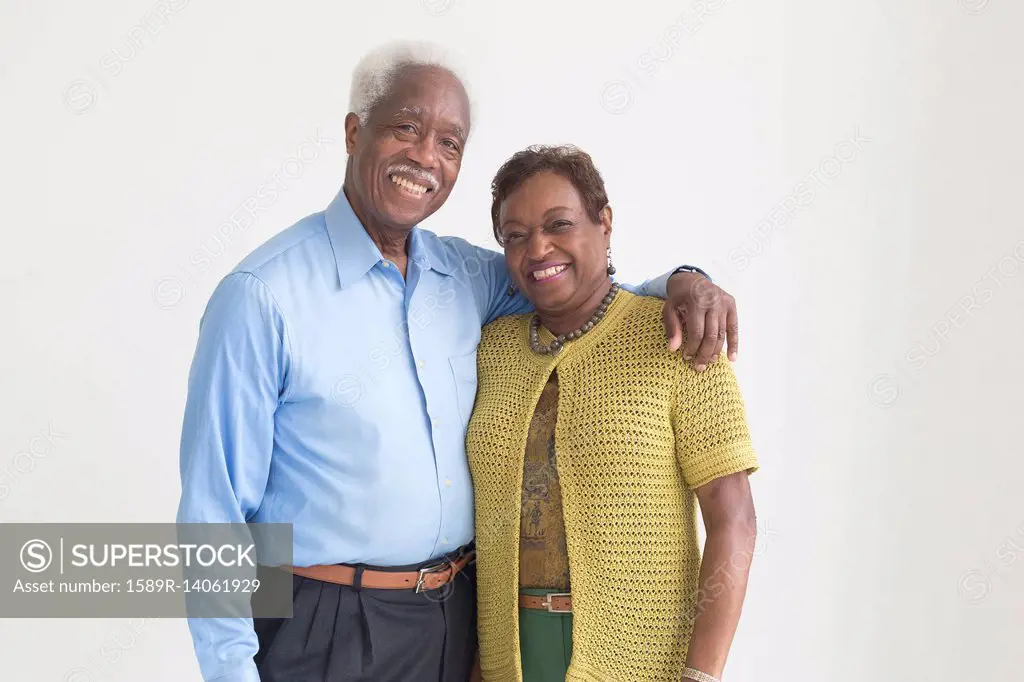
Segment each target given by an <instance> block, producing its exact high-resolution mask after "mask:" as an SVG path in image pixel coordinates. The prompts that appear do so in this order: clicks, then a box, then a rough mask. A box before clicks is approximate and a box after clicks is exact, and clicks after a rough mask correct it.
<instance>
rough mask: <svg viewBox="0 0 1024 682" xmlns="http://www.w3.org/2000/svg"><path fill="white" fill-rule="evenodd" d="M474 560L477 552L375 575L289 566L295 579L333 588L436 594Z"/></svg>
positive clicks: (371, 571) (352, 569) (330, 567)
mask: <svg viewBox="0 0 1024 682" xmlns="http://www.w3.org/2000/svg"><path fill="white" fill-rule="evenodd" d="M474 558H476V552H475V551H473V550H469V551H468V552H465V553H464V554H462V555H461V556H459V557H458V558H456V559H452V560H449V561H445V562H442V563H439V564H435V565H433V566H427V567H425V568H421V569H420V570H418V571H378V570H374V569H369V568H362V567H356V566H349V565H347V564H319V565H316V566H292V567H290V570H291V572H292V573H294V574H295V575H301V576H303V577H305V578H312V579H313V580H320V581H323V582H325V583H334V584H335V585H356V581H357V580H358V587H365V588H368V589H371V590H415V591H416V592H426V591H429V590H437V589H440V588H442V587H444V586H445V585H447V584H448V583H450V582H451V581H452V580H454V579H455V576H456V575H458V573H459V571H461V570H463V569H464V568H466V566H468V565H469V564H470V563H472V561H473V559H474Z"/></svg>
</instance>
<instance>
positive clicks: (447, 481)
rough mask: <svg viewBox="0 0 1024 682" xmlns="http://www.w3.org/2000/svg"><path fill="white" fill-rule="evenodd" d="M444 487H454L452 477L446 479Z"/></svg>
mask: <svg viewBox="0 0 1024 682" xmlns="http://www.w3.org/2000/svg"><path fill="white" fill-rule="evenodd" d="M444 487H445V488H451V487H452V479H450V478H446V479H444Z"/></svg>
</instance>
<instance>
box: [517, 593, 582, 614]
mask: <svg viewBox="0 0 1024 682" xmlns="http://www.w3.org/2000/svg"><path fill="white" fill-rule="evenodd" d="M519 605H520V606H522V607H523V608H524V609H536V610H538V611H549V612H551V613H572V595H571V594H570V593H569V592H551V593H550V594H539V595H532V594H520V595H519Z"/></svg>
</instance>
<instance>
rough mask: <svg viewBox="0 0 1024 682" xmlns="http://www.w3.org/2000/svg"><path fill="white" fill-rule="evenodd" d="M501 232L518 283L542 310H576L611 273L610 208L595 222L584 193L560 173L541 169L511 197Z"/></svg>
mask: <svg viewBox="0 0 1024 682" xmlns="http://www.w3.org/2000/svg"><path fill="white" fill-rule="evenodd" d="M498 232H499V234H500V236H501V242H502V245H503V246H504V249H505V262H506V264H507V265H508V270H509V273H510V275H511V277H512V279H513V281H514V282H515V284H516V286H517V287H519V289H520V290H521V291H522V292H523V293H524V294H525V295H526V297H527V298H528V299H530V301H531V302H532V303H533V304H534V306H536V308H537V309H538V310H539V311H542V312H545V313H549V314H558V315H564V314H565V313H567V312H569V311H572V310H575V309H576V308H578V307H580V306H582V305H584V304H585V302H586V301H587V300H588V299H589V298H590V297H591V296H592V295H593V293H594V291H595V290H596V289H597V288H598V287H600V286H601V284H602V282H604V281H605V279H606V278H607V277H608V271H607V267H608V262H607V253H608V246H609V243H610V239H611V209H610V208H609V207H607V206H606V207H605V208H604V209H602V210H601V212H600V214H599V220H598V221H597V222H595V221H594V220H592V219H591V218H590V216H589V215H588V214H587V210H586V207H585V206H584V204H583V200H582V197H581V196H580V193H579V191H578V190H577V189H576V187H575V186H574V185H573V183H572V182H571V181H570V180H569V179H568V178H566V177H564V176H563V175H560V174H558V173H556V172H553V171H549V170H545V171H541V172H539V173H536V174H535V175H532V176H531V177H529V178H527V179H526V180H524V181H523V182H522V183H521V184H520V185H519V186H518V187H516V188H515V190H513V191H512V192H511V193H510V194H509V195H508V197H506V199H505V200H504V201H503V202H502V204H501V208H500V212H499V216H498Z"/></svg>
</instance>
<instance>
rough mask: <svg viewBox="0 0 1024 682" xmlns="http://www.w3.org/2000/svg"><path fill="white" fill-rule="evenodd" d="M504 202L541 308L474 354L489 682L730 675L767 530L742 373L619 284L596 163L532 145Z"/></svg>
mask: <svg viewBox="0 0 1024 682" xmlns="http://www.w3.org/2000/svg"><path fill="white" fill-rule="evenodd" d="M492 190H493V206H492V219H493V224H494V233H495V236H496V238H497V239H498V242H499V243H500V244H501V245H502V246H503V247H504V249H505V259H506V261H507V264H508V268H509V272H510V273H512V277H513V280H514V282H515V283H516V286H517V287H519V288H520V289H521V291H522V292H523V293H524V294H525V295H526V296H527V297H528V298H529V299H530V301H532V302H533V304H534V305H535V307H536V313H535V314H531V315H522V316H518V317H509V318H503V319H500V320H498V321H496V322H494V323H492V324H490V325H489V326H488V327H486V328H485V330H484V333H483V338H482V341H481V343H480V347H479V351H478V368H479V372H478V381H479V387H478V393H477V399H476V404H475V409H474V412H473V417H472V420H471V422H470V425H469V431H468V434H467V441H466V442H467V452H468V454H469V459H470V466H471V470H472V474H473V483H474V486H475V491H476V524H477V528H476V536H477V550H478V597H479V598H478V603H479V606H478V608H479V617H478V630H479V639H480V658H481V668H482V672H483V679H484V680H485V682H505V681H506V680H513V681H519V680H525V682H548V681H549V680H551V681H554V680H587V681H589V682H595V681H602V682H603V681H607V680H618V681H621V682H643V681H646V680H664V681H666V682H668V681H670V680H671V681H672V682H678V680H680V679H684V678H688V679H693V680H700V681H702V682H706V681H708V680H713V679H717V678H719V677H721V674H722V670H723V668H724V667H725V661H726V656H727V653H728V650H729V647H730V644H731V642H732V638H733V634H734V632H735V630H736V626H737V624H738V621H739V616H740V610H741V606H742V602H743V596H744V592H745V590H746V581H747V573H748V570H749V566H750V559H751V555H752V553H753V552H752V550H753V545H754V539H755V534H756V530H755V520H754V506H753V501H752V499H751V494H750V487H749V483H748V480H747V477H748V474H749V473H751V472H753V471H754V470H755V469H756V468H757V466H758V465H757V459H756V457H755V454H754V451H753V448H752V446H751V442H750V437H749V434H748V430H747V424H746V419H745V412H744V406H743V402H742V399H741V397H740V393H739V390H738V388H737V385H736V380H735V376H734V374H733V371H732V369H731V366H730V365H729V363H728V361H727V360H726V359H724V357H723V358H720V359H719V360H718V361H717V362H715V363H713V364H712V365H711V366H709V367H708V369H707V370H705V371H704V372H702V373H698V372H695V371H694V370H693V368H692V367H690V366H689V365H688V364H687V363H686V362H685V361H684V360H683V359H682V358H680V357H679V355H678V354H676V353H672V352H670V351H669V350H668V349H667V348H666V344H665V337H664V330H663V325H662V321H661V316H662V304H661V302H660V301H657V300H654V299H649V298H645V297H640V296H635V295H633V294H630V293H629V292H626V291H623V290H620V289H619V288H618V286H617V285H616V284H615V283H614V282H613V281H612V278H611V275H612V274H613V273H614V268H613V267H612V265H611V249H610V239H611V234H612V210H611V207H610V206H609V205H608V197H607V195H606V193H605V189H604V183H603V181H602V179H601V176H600V174H599V173H598V171H597V169H596V168H594V165H593V163H592V162H591V159H590V157H589V156H588V155H587V154H585V153H584V152H582V151H579V150H577V149H575V148H572V147H531V148H529V149H527V150H524V151H522V152H519V153H517V154H516V155H515V156H513V157H512V158H511V159H510V160H509V161H508V162H506V163H505V165H504V166H502V167H501V169H500V170H499V171H498V174H497V176H496V177H495V179H494V182H493V185H492ZM697 502H699V504H700V509H701V513H702V517H703V519H704V524H705V528H706V535H707V538H706V542H705V544H704V551H703V559H702V557H701V551H700V548H699V547H698V541H697V527H696V503H697Z"/></svg>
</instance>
